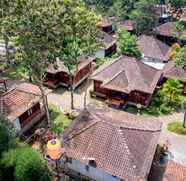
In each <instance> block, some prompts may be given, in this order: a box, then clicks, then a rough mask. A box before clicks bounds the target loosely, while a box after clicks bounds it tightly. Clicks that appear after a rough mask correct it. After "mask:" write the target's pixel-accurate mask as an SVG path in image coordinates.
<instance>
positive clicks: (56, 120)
mask: <svg viewBox="0 0 186 181" xmlns="http://www.w3.org/2000/svg"><path fill="white" fill-rule="evenodd" d="M49 109H50V115H51V120H52V131H53V132H54V133H55V134H57V135H60V134H61V133H62V132H63V131H64V129H66V128H68V126H69V125H70V124H71V122H72V119H70V118H69V117H67V116H66V115H64V114H63V113H62V112H61V111H60V108H59V106H56V105H53V104H50V105H49Z"/></svg>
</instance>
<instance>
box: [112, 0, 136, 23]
mask: <svg viewBox="0 0 186 181" xmlns="http://www.w3.org/2000/svg"><path fill="white" fill-rule="evenodd" d="M136 2H137V1H136V0H115V1H114V2H113V6H111V7H110V9H109V10H108V14H109V15H110V16H115V17H118V18H119V19H123V20H124V19H128V18H129V15H130V13H131V11H132V10H133V9H134V5H135V3H136Z"/></svg>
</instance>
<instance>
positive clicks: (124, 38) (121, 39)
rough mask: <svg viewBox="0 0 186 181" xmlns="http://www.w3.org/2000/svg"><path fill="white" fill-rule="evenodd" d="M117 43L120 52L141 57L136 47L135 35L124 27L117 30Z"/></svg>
mask: <svg viewBox="0 0 186 181" xmlns="http://www.w3.org/2000/svg"><path fill="white" fill-rule="evenodd" d="M118 45H119V46H118V47H119V50H120V52H121V53H122V54H124V55H127V56H132V57H136V58H140V57H141V52H140V51H139V49H138V45H137V38H136V36H135V35H131V34H130V33H129V32H127V31H126V30H124V29H119V30H118Z"/></svg>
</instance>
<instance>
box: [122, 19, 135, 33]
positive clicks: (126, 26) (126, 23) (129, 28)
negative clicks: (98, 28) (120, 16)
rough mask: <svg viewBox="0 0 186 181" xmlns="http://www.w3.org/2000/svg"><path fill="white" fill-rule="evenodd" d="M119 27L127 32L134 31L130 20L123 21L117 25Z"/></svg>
mask: <svg viewBox="0 0 186 181" xmlns="http://www.w3.org/2000/svg"><path fill="white" fill-rule="evenodd" d="M119 25H120V26H121V27H122V28H124V29H126V30H127V31H133V30H134V23H133V22H132V20H125V21H121V22H120V23H119Z"/></svg>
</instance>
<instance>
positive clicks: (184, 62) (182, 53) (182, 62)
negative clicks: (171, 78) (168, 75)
mask: <svg viewBox="0 0 186 181" xmlns="http://www.w3.org/2000/svg"><path fill="white" fill-rule="evenodd" d="M176 66H178V67H181V68H183V69H185V70H186V46H184V47H182V48H181V49H180V50H179V52H178V53H177V54H176Z"/></svg>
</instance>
